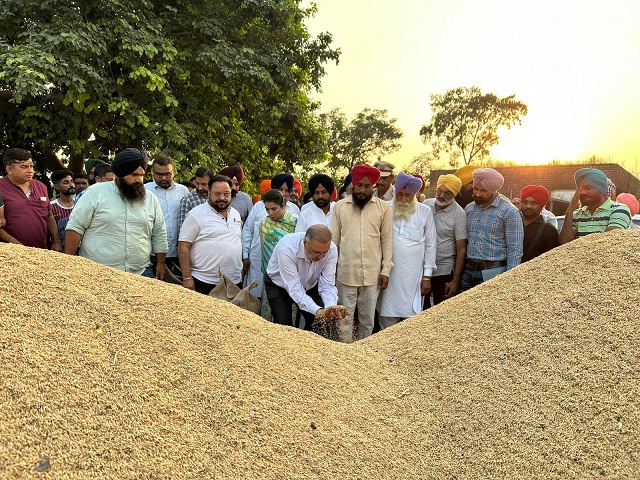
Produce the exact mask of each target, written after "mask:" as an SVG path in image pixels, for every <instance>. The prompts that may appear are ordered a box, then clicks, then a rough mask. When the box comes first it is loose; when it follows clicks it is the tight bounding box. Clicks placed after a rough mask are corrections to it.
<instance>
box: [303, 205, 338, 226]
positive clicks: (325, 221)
mask: <svg viewBox="0 0 640 480" xmlns="http://www.w3.org/2000/svg"><path fill="white" fill-rule="evenodd" d="M334 205H335V202H331V203H330V204H329V213H327V214H325V213H324V212H323V211H322V209H321V208H318V207H316V205H315V203H313V202H310V203H307V204H306V205H303V206H302V211H301V212H300V215H298V223H297V224H296V232H306V231H307V228H309V227H311V226H312V225H325V226H326V227H328V228H331V217H332V216H333V206H334Z"/></svg>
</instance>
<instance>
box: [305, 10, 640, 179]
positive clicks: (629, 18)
mask: <svg viewBox="0 0 640 480" xmlns="http://www.w3.org/2000/svg"><path fill="white" fill-rule="evenodd" d="M316 4H317V6H318V13H317V15H316V16H315V18H313V19H311V20H310V21H309V22H308V26H309V30H310V32H311V33H312V34H317V33H318V32H320V31H328V32H331V33H332V34H333V37H334V46H335V47H339V48H340V49H341V50H342V56H341V59H340V63H339V65H337V66H335V65H330V66H329V67H328V69H327V76H326V77H325V78H324V80H323V92H322V93H321V94H319V95H316V98H317V99H318V100H320V101H321V102H322V109H321V110H322V111H328V110H330V109H331V108H333V107H340V108H341V109H342V110H343V111H344V112H345V113H346V114H347V116H348V117H349V118H352V117H353V116H354V115H355V114H356V113H357V112H359V111H361V110H362V109H363V108H365V107H370V108H386V109H387V110H389V115H390V116H391V117H394V118H397V119H398V122H397V125H398V126H399V127H400V128H401V129H402V130H403V132H404V134H405V136H404V139H403V148H402V149H401V150H400V151H399V152H398V153H395V154H393V155H391V156H389V157H388V159H389V160H391V161H393V162H394V163H396V165H397V166H398V167H402V166H404V165H406V164H407V163H408V162H409V161H410V160H411V159H412V158H413V157H414V156H415V155H417V154H419V153H420V152H423V151H426V149H427V148H426V146H425V145H424V144H423V143H422V142H421V140H420V136H419V134H418V132H419V130H420V127H421V126H422V125H423V124H426V123H428V122H429V119H430V115H431V112H430V110H429V95H430V94H432V93H444V92H445V91H446V90H448V89H450V88H455V87H461V86H466V87H469V86H477V87H479V88H480V89H481V90H482V91H483V92H485V93H487V92H493V93H495V94H497V95H498V96H501V97H502V96H507V95H511V94H515V95H516V99H518V100H521V101H523V102H524V103H526V104H527V105H528V107H529V113H528V114H527V116H526V117H524V118H523V121H522V125H515V126H514V127H513V128H512V129H511V130H506V129H505V130H503V131H501V135H500V137H501V141H500V144H499V145H498V146H496V147H494V148H493V149H492V151H491V153H492V155H491V156H492V157H493V158H496V159H499V160H514V161H517V162H528V163H546V162H548V161H549V160H553V159H559V160H583V159H586V158H587V157H589V156H591V155H597V156H598V157H604V158H607V159H611V160H613V161H615V162H617V163H620V164H623V165H626V166H627V167H629V166H631V165H634V164H635V165H636V168H637V169H638V170H640V167H638V163H639V162H640V86H639V85H640V48H639V45H640V1H638V0H608V1H604V0H602V1H594V0H583V1H573V0H554V1H550V0H538V1H536V2H526V3H525V2H514V1H513V0H510V1H507V0H480V1H472V0H394V1H391V0H385V1H377V0H317V1H316Z"/></svg>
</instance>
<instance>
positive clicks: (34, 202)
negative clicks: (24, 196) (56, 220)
mask: <svg viewBox="0 0 640 480" xmlns="http://www.w3.org/2000/svg"><path fill="white" fill-rule="evenodd" d="M29 206H30V207H31V208H32V209H33V211H34V212H35V213H36V215H38V216H39V217H41V218H47V216H48V215H49V202H48V200H47V199H46V197H45V199H44V200H42V198H39V197H36V198H31V199H30V200H29Z"/></svg>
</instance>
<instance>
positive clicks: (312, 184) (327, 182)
mask: <svg viewBox="0 0 640 480" xmlns="http://www.w3.org/2000/svg"><path fill="white" fill-rule="evenodd" d="M318 185H322V186H323V187H324V188H326V189H327V192H329V195H331V194H332V193H333V191H334V190H335V188H336V186H335V185H334V183H333V179H332V178H331V177H330V176H329V175H325V174H324V173H316V174H315V175H313V176H312V177H311V178H310V179H309V192H311V194H312V195H313V193H314V192H315V191H316V188H318Z"/></svg>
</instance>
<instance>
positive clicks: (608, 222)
mask: <svg viewBox="0 0 640 480" xmlns="http://www.w3.org/2000/svg"><path fill="white" fill-rule="evenodd" d="M574 180H575V182H576V187H577V188H576V193H574V195H573V198H572V199H571V202H570V203H569V207H568V208H567V211H566V213H565V218H564V224H563V225H562V230H560V243H561V244H565V243H568V242H570V241H571V240H575V239H576V238H578V237H584V236H585V235H589V234H590V233H601V232H608V231H609V230H613V229H615V228H622V229H625V228H629V222H631V213H630V212H629V207H627V206H626V205H623V204H622V203H618V202H614V201H612V200H611V198H609V196H608V195H607V176H606V175H605V174H604V173H603V172H602V171H601V170H598V169H595V168H581V169H580V170H578V171H577V172H576V173H575V175H574ZM579 205H582V207H581V208H578V207H579Z"/></svg>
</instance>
